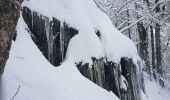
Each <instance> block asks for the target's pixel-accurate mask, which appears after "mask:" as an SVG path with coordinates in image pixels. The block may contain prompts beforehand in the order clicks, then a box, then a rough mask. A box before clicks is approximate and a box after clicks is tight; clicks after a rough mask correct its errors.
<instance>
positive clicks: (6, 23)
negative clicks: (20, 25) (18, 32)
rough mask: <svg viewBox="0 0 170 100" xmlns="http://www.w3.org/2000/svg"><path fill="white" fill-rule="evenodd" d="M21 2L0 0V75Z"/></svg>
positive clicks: (7, 54)
mask: <svg viewBox="0 0 170 100" xmlns="http://www.w3.org/2000/svg"><path fill="white" fill-rule="evenodd" d="M21 2H22V1H21V0H13V1H11V0H0V76H1V75H2V73H3V71H4V67H5V64H6V61H7V59H8V56H9V50H10V47H11V41H12V38H13V34H14V33H15V27H16V23H17V20H18V18H19V14H20V12H19V11H20V4H21Z"/></svg>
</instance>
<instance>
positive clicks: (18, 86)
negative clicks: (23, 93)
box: [11, 85, 20, 100]
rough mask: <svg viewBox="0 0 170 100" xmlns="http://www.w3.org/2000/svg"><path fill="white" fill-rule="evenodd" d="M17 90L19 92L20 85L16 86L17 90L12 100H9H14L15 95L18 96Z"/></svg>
mask: <svg viewBox="0 0 170 100" xmlns="http://www.w3.org/2000/svg"><path fill="white" fill-rule="evenodd" d="M19 90H20V85H19V86H18V90H17V91H16V93H15V94H14V96H13V97H12V99H11V100H14V98H15V97H16V96H17V94H18V92H19Z"/></svg>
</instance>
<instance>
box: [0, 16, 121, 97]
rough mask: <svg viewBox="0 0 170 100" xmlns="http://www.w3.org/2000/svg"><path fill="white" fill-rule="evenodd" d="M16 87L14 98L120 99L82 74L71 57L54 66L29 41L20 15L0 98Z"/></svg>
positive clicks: (6, 95) (11, 94) (11, 95)
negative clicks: (58, 65)
mask: <svg viewBox="0 0 170 100" xmlns="http://www.w3.org/2000/svg"><path fill="white" fill-rule="evenodd" d="M19 87H20V88H19ZM17 90H19V91H18V93H17V95H16V96H15V98H14V99H15V100H119V99H118V98H117V97H116V96H115V94H113V93H112V92H108V91H106V90H104V89H102V88H101V87H99V86H97V85H95V84H94V83H93V82H91V81H90V80H88V79H86V78H85V77H83V76H82V75H81V74H80V73H79V71H78V69H77V68H76V66H75V64H74V63H73V62H72V61H71V60H66V61H65V62H64V63H63V64H62V65H61V66H60V67H53V66H52V65H51V64H50V63H49V62H48V61H47V60H46V59H45V58H44V56H43V55H42V53H41V52H40V51H39V49H38V48H37V47H36V45H35V44H34V42H33V41H32V39H31V37H30V34H29V33H28V32H27V26H26V24H25V22H24V21H23V18H22V17H20V18H19V21H18V24H17V38H16V41H15V42H13V43H12V47H11V51H10V57H9V59H8V61H7V64H6V67H5V71H4V74H3V76H2V91H3V92H2V93H3V94H2V100H11V99H12V98H13V97H14V95H15V94H16V92H17Z"/></svg>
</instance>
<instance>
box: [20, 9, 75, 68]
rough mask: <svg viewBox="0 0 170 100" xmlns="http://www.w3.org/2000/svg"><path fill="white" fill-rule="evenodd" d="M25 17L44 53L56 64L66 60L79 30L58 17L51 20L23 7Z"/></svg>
mask: <svg viewBox="0 0 170 100" xmlns="http://www.w3.org/2000/svg"><path fill="white" fill-rule="evenodd" d="M22 15H23V18H24V20H25V22H26V24H27V25H28V27H29V30H30V32H31V36H32V39H33V41H34V42H35V43H36V45H37V46H38V48H39V49H40V50H41V52H42V53H43V55H44V56H45V57H46V58H47V59H48V60H49V62H50V63H51V64H53V65H54V66H58V65H60V63H61V62H62V61H63V60H64V57H65V54H66V51H67V46H68V43H69V41H70V39H71V38H72V37H73V36H74V35H76V34H78V30H76V29H74V28H72V27H69V26H68V25H67V23H65V22H64V23H61V22H60V21H59V20H58V19H56V18H53V19H52V20H50V19H49V18H48V17H46V16H42V15H38V14H37V13H36V12H31V11H30V10H29V9H28V8H27V7H23V13H22Z"/></svg>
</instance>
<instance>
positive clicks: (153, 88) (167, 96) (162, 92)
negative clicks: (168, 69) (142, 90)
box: [143, 75, 170, 100]
mask: <svg viewBox="0 0 170 100" xmlns="http://www.w3.org/2000/svg"><path fill="white" fill-rule="evenodd" d="M145 86H146V97H145V96H144V95H143V100H170V84H169V83H167V84H166V87H165V88H162V87H161V86H160V85H159V83H158V82H156V81H155V80H154V79H152V81H151V80H150V79H149V78H148V76H147V75H145Z"/></svg>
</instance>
